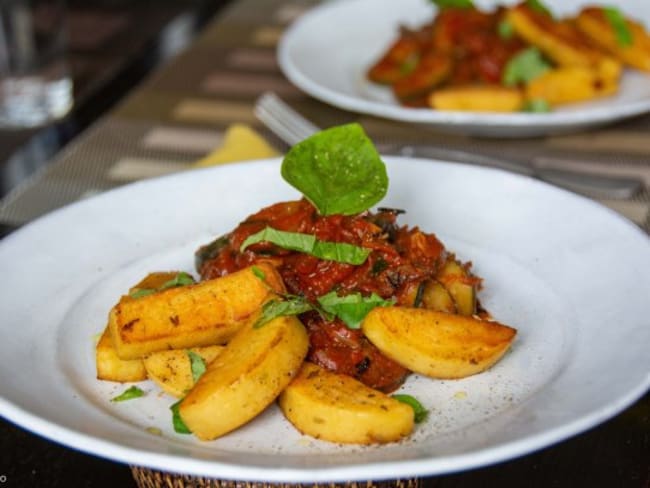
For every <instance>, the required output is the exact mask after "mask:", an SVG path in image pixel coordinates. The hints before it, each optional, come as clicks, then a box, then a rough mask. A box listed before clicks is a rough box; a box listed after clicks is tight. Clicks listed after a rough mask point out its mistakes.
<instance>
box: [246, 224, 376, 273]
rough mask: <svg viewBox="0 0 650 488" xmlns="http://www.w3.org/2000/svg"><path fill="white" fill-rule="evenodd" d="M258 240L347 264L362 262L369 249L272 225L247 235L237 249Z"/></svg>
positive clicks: (255, 242)
mask: <svg viewBox="0 0 650 488" xmlns="http://www.w3.org/2000/svg"><path fill="white" fill-rule="evenodd" d="M258 242H271V243H273V244H275V245H276V246H280V247H282V248H284V249H289V250H291V251H298V252H304V253H306V254H311V255H312V256H316V257H317V258H320V259H326V260H329V261H338V262H340V263H347V264H363V263H364V262H365V260H366V258H367V257H368V255H369V254H370V249H365V248H363V247H359V246H355V245H353V244H348V243H346V242H329V241H321V240H319V239H316V236H313V235H311V234H301V233H299V232H287V231H282V230H277V229H274V228H272V227H265V228H264V229H262V230H261V231H259V232H257V233H255V234H253V235H251V236H248V237H247V238H246V240H245V241H244V242H243V243H242V245H241V247H240V248H239V250H240V251H241V252H243V251H244V250H246V248H247V247H248V246H252V245H253V244H257V243H258Z"/></svg>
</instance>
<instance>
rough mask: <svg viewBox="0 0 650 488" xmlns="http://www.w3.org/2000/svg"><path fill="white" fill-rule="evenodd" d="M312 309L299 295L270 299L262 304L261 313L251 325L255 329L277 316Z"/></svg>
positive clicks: (298, 313) (296, 313)
mask: <svg viewBox="0 0 650 488" xmlns="http://www.w3.org/2000/svg"><path fill="white" fill-rule="evenodd" d="M310 310H313V307H312V305H311V304H310V303H309V302H308V301H307V300H305V298H303V297H299V296H287V297H286V299H285V300H270V301H268V302H266V303H265V304H264V305H263V306H262V313H261V315H260V317H259V318H258V319H257V322H255V324H254V325H253V328H255V329H257V328H259V327H262V326H263V325H264V324H267V323H268V322H270V321H271V320H273V319H275V318H277V317H284V316H288V315H300V314H301V313H304V312H309V311H310Z"/></svg>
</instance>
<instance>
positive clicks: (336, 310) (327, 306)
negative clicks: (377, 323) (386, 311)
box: [318, 291, 395, 329]
mask: <svg viewBox="0 0 650 488" xmlns="http://www.w3.org/2000/svg"><path fill="white" fill-rule="evenodd" d="M318 303H319V305H320V306H321V307H322V308H323V310H324V311H325V312H326V313H329V314H332V315H335V316H337V317H338V318H339V319H341V320H342V321H343V322H344V323H345V325H347V326H348V328H350V329H358V328H359V327H361V321H362V320H363V319H364V318H365V317H366V315H368V312H370V311H371V310H372V309H373V308H375V307H386V306H389V305H393V304H394V303H395V301H394V300H384V299H383V298H382V297H380V296H379V295H377V294H376V293H372V294H371V295H370V296H368V297H364V296H363V295H361V293H358V292H357V293H351V294H349V295H343V296H339V295H337V294H336V292H335V291H331V292H329V293H327V294H326V295H323V296H321V297H319V298H318Z"/></svg>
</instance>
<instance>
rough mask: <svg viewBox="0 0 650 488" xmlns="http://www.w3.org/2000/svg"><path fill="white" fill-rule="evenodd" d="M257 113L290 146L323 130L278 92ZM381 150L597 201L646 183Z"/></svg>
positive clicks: (428, 149) (434, 152)
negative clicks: (517, 178) (507, 174)
mask: <svg viewBox="0 0 650 488" xmlns="http://www.w3.org/2000/svg"><path fill="white" fill-rule="evenodd" d="M254 110H255V115H256V116H257V118H258V119H259V120H260V121H261V122H262V123H263V124H264V125H265V126H266V127H268V128H269V129H270V130H271V131H272V132H273V133H274V134H275V135H276V136H278V137H279V138H280V139H281V140H282V141H284V142H285V143H287V144H288V145H289V146H293V145H294V144H297V143H299V142H300V141H302V140H303V139H306V138H307V137H309V136H311V135H312V134H314V133H316V132H318V131H319V130H320V128H319V127H318V126H316V125H315V124H313V123H312V122H311V121H309V120H307V119H306V118H305V117H303V116H302V115H301V114H299V113H298V112H296V111H295V110H294V109H293V108H292V107H290V106H289V105H288V104H287V103H285V102H284V101H283V100H282V99H280V97H278V96H277V95H276V94H275V93H271V92H265V93H263V94H262V95H261V96H260V97H259V98H258V99H257V101H256V102H255V109H254ZM377 149H378V150H379V152H381V153H384V154H395V155H400V156H407V157H425V158H435V159H443V160H450V161H455V162H459V163H464V164H471V165H478V166H489V167H493V168H500V169H503V170H506V171H511V172H513V173H519V174H522V175H526V176H530V177H532V178H537V179H539V180H542V181H546V182H548V183H551V184H554V185H556V186H559V187H562V188H565V189H567V190H571V191H574V192H577V193H583V194H586V195H588V196H591V197H594V198H604V199H629V198H631V197H633V196H634V195H635V194H636V193H637V192H638V191H639V190H641V188H643V182H642V181H641V180H639V179H637V178H628V177H615V176H605V175H596V174H585V173H581V172H575V171H568V170H560V169H551V168H540V167H536V166H535V160H534V159H533V160H532V161H530V162H529V163H525V162H523V161H515V160H512V159H502V158H495V157H492V156H486V155H484V154H478V153H474V152H468V151H463V150H458V149H449V148H444V147H439V146H424V145H400V146H398V145H392V144H391V145H385V144H384V145H382V144H378V145H377Z"/></svg>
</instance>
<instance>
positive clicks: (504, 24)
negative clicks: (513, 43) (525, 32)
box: [497, 19, 515, 39]
mask: <svg viewBox="0 0 650 488" xmlns="http://www.w3.org/2000/svg"><path fill="white" fill-rule="evenodd" d="M497 32H498V33H499V37H500V38H501V39H512V38H513V36H514V35H515V28H514V27H513V26H512V24H511V23H510V22H508V21H507V20H505V19H504V20H502V21H501V22H499V25H498V26H497Z"/></svg>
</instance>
